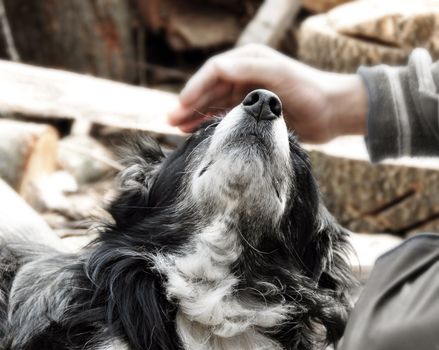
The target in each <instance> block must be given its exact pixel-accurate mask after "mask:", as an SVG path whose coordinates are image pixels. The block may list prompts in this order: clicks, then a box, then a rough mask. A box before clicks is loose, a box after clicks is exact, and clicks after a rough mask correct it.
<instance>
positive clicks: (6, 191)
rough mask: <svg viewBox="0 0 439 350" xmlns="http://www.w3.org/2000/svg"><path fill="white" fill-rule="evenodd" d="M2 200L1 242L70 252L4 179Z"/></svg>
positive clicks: (0, 196)
mask: <svg viewBox="0 0 439 350" xmlns="http://www.w3.org/2000/svg"><path fill="white" fill-rule="evenodd" d="M0 129H1V128H0ZM0 198H1V200H0V241H3V240H4V241H10V242H14V241H23V240H24V241H31V242H35V243H39V244H46V245H48V246H50V247H53V248H55V249H58V250H62V251H70V249H69V247H68V246H66V245H65V244H64V243H63V242H62V240H61V239H60V238H59V237H58V236H57V235H56V234H55V233H54V232H53V231H52V230H51V228H50V227H49V226H48V225H47V223H46V222H45V221H44V220H43V219H42V218H41V216H39V215H38V213H37V212H36V211H34V210H33V209H32V208H31V207H30V206H29V205H28V204H27V203H26V202H25V201H24V200H23V198H21V197H20V196H19V195H18V194H17V193H16V192H15V191H14V190H13V189H12V188H11V187H10V186H9V185H7V184H6V183H5V182H4V181H3V180H2V179H0Z"/></svg>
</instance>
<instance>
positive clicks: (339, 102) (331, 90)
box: [326, 73, 368, 137]
mask: <svg viewBox="0 0 439 350" xmlns="http://www.w3.org/2000/svg"><path fill="white" fill-rule="evenodd" d="M329 74H330V75H331V77H330V78H329V79H328V85H327V89H326V91H327V93H326V98H327V105H328V118H329V120H328V122H329V127H330V130H331V134H332V136H333V137H337V136H342V135H365V133H366V116H367V111H368V95H367V89H366V86H365V84H364V82H363V80H362V78H361V77H360V76H359V75H357V74H336V73H329Z"/></svg>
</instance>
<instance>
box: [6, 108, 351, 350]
mask: <svg viewBox="0 0 439 350" xmlns="http://www.w3.org/2000/svg"><path fill="white" fill-rule="evenodd" d="M132 152H133V153H132V154H133V155H132V157H131V159H130V160H129V162H128V163H129V164H128V166H127V169H126V171H125V172H123V174H122V175H121V188H120V193H119V195H118V197H117V198H116V199H115V200H114V201H113V203H112V205H111V206H110V208H109V212H110V214H111V215H112V217H113V218H114V222H113V223H108V224H106V225H104V226H103V228H102V232H101V234H100V237H99V238H98V239H97V240H96V242H94V243H93V244H91V245H90V246H89V247H87V248H86V249H84V250H83V251H81V252H80V253H79V254H70V255H69V254H62V253H60V252H57V251H55V250H53V249H50V248H47V247H42V246H41V247H40V246H36V245H29V244H28V245H26V244H20V243H5V244H3V245H2V246H1V247H0V348H1V349H5V350H6V349H8V350H9V349H11V350H12V349H13V350H18V349H20V350H34V349H35V350H36V349H38V350H40V349H72V350H73V349H78V350H79V349H84V350H88V349H94V350H104V349H106V350H107V349H108V350H128V349H130V350H146V349H164V350H170V349H186V350H197V349H200V350H201V349H209V350H217V349H221V350H236V349H243V350H255V349H261V350H262V349H264V350H269V349H270V350H277V349H300V350H302V349H303V350H305V349H317V348H321V347H323V346H325V345H326V344H329V343H335V342H337V340H338V339H339V338H340V337H341V335H342V332H343V330H344V325H345V322H346V318H347V314H348V310H349V301H348V295H347V293H348V289H349V286H350V284H351V277H350V271H349V268H348V266H347V264H346V262H345V250H346V247H347V243H346V239H347V236H346V233H345V232H344V231H343V230H342V229H341V228H340V227H339V226H338V225H337V224H336V223H335V222H334V220H333V219H332V217H331V216H330V215H329V214H328V213H327V211H326V210H325V208H324V206H323V204H322V202H321V199H320V196H319V191H318V188H317V185H316V182H315V180H314V178H313V176H312V174H311V170H310V163H309V159H308V156H307V154H306V153H305V152H304V150H303V149H302V148H301V147H300V146H299V145H298V143H297V140H296V138H295V137H294V136H292V135H288V133H287V129H286V126H285V122H284V120H283V118H282V117H279V118H276V119H275V120H258V119H257V118H254V117H252V116H249V114H248V113H247V112H246V110H245V108H244V106H243V105H239V106H237V107H236V108H234V109H233V110H232V111H230V112H229V113H228V114H227V115H226V116H225V117H224V118H223V119H218V120H213V121H211V122H209V123H207V124H205V125H203V126H202V127H201V128H200V129H199V130H198V131H197V132H196V133H195V134H193V135H192V136H191V137H190V138H189V139H188V140H187V142H186V143H185V144H184V145H183V146H182V147H180V148H179V149H177V150H176V151H174V152H173V153H172V154H171V155H169V156H168V157H164V155H163V153H162V151H161V150H160V148H159V147H158V146H157V145H156V144H155V143H154V142H152V141H151V140H150V139H148V138H144V139H143V140H140V141H139V140H137V141H134V142H133V145H132Z"/></svg>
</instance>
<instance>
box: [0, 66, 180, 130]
mask: <svg viewBox="0 0 439 350" xmlns="http://www.w3.org/2000/svg"><path fill="white" fill-rule="evenodd" d="M0 91H1V93H0V112H7V113H17V114H23V115H30V116H36V117H42V118H44V117H51V118H53V117H59V118H72V119H82V120H86V121H90V122H93V123H98V124H103V125H109V126H115V127H120V128H133V129H139V130H148V131H151V132H154V133H157V134H167V135H182V133H181V132H180V131H179V129H177V128H174V127H171V126H169V125H168V123H167V120H166V118H167V114H168V112H169V111H171V110H172V109H173V108H174V107H175V106H176V105H177V102H178V100H177V96H176V95H175V94H172V93H168V92H163V91H158V90H153V89H147V88H142V87H135V86H131V85H128V84H123V83H117V82H113V81H110V80H105V79H99V78H94V77H91V76H86V75H81V74H76V73H70V72H66V71H60V70H55V69H47V68H40V67H35V66H30V65H25V64H20V63H12V62H7V61H1V60H0Z"/></svg>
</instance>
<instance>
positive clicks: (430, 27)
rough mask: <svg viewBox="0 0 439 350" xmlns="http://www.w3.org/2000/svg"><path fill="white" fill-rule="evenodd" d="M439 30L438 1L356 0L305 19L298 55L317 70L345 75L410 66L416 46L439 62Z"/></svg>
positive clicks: (300, 35)
mask: <svg viewBox="0 0 439 350" xmlns="http://www.w3.org/2000/svg"><path fill="white" fill-rule="evenodd" d="M438 30H439V1H438V0H431V1H421V2H420V1H416V0H407V1H395V0H387V1H381V0H369V1H354V2H350V3H347V4H345V5H341V6H339V7H336V8H334V9H333V10H331V11H329V12H328V13H327V14H324V15H318V16H312V17H310V18H308V19H307V20H305V21H304V22H303V24H302V26H301V28H300V31H299V51H298V55H299V58H300V59H301V60H303V61H305V62H307V63H309V64H311V65H313V66H316V67H319V68H322V69H326V70H331V71H340V72H354V71H356V69H357V68H358V67H359V66H360V65H375V64H380V63H386V64H391V65H398V64H404V63H406V61H407V58H408V55H409V54H410V52H411V51H412V50H413V49H414V48H415V47H425V48H427V49H428V50H429V51H430V53H431V54H432V56H433V57H434V58H439V45H438V38H437V35H436V32H437V31H438Z"/></svg>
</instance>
